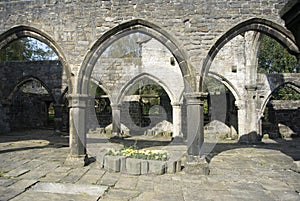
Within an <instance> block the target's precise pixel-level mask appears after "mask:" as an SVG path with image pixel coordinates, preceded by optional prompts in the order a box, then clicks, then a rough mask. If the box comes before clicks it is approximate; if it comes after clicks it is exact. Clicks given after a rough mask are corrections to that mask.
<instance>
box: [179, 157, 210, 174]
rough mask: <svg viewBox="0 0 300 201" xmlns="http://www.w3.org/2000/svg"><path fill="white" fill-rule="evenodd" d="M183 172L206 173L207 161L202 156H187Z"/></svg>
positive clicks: (207, 171)
mask: <svg viewBox="0 0 300 201" xmlns="http://www.w3.org/2000/svg"><path fill="white" fill-rule="evenodd" d="M184 172H186V173H188V174H196V175H208V174H209V167H208V163H207V161H206V159H205V158H204V157H200V156H188V157H187V160H186V162H185V165H184Z"/></svg>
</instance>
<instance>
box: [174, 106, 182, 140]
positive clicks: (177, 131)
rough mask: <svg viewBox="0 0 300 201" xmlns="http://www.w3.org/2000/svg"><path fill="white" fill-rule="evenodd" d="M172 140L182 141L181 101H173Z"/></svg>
mask: <svg viewBox="0 0 300 201" xmlns="http://www.w3.org/2000/svg"><path fill="white" fill-rule="evenodd" d="M172 108H173V142H175V143H183V135H182V127H181V122H182V119H181V103H178V102H176V103H173V104H172Z"/></svg>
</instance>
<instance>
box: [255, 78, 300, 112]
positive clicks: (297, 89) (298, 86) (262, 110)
mask: <svg viewBox="0 0 300 201" xmlns="http://www.w3.org/2000/svg"><path fill="white" fill-rule="evenodd" d="M285 86H287V87H290V88H292V89H294V90H296V91H297V92H298V93H300V85H298V84H297V83H293V82H284V83H281V84H279V85H277V86H276V87H275V88H274V89H273V90H272V91H271V92H270V93H269V94H268V96H267V98H266V99H265V100H264V101H263V104H262V106H261V108H260V112H259V114H260V116H259V118H260V117H262V116H263V114H264V111H265V109H266V107H267V104H268V102H269V101H270V99H271V97H272V95H273V94H274V93H276V92H277V91H278V90H279V89H281V88H282V87H285Z"/></svg>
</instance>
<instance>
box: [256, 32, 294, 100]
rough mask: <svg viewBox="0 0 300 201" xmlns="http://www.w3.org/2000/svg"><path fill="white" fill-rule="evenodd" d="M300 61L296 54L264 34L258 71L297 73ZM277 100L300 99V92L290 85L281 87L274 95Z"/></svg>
mask: <svg viewBox="0 0 300 201" xmlns="http://www.w3.org/2000/svg"><path fill="white" fill-rule="evenodd" d="M297 66H298V62H297V59H296V57H295V56H293V55H291V54H289V53H288V51H287V50H286V49H285V48H284V47H283V46H282V45H281V44H279V43H278V42H277V41H276V40H274V39H272V38H270V37H268V36H264V37H263V40H262V43H261V45H260V51H259V55H258V73H295V72H297ZM272 99H275V100H299V99H300V94H299V93H298V92H296V91H295V90H293V89H292V88H289V87H283V88H281V89H279V90H278V91H277V92H276V93H275V94H274V95H273V97H272Z"/></svg>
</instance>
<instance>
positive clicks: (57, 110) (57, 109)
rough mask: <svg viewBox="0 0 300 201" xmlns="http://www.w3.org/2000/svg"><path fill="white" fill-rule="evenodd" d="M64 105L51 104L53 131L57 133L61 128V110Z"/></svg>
mask: <svg viewBox="0 0 300 201" xmlns="http://www.w3.org/2000/svg"><path fill="white" fill-rule="evenodd" d="M64 106H65V105H64V104H53V108H54V130H55V132H57V133H59V132H61V131H62V127H63V109H64Z"/></svg>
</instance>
